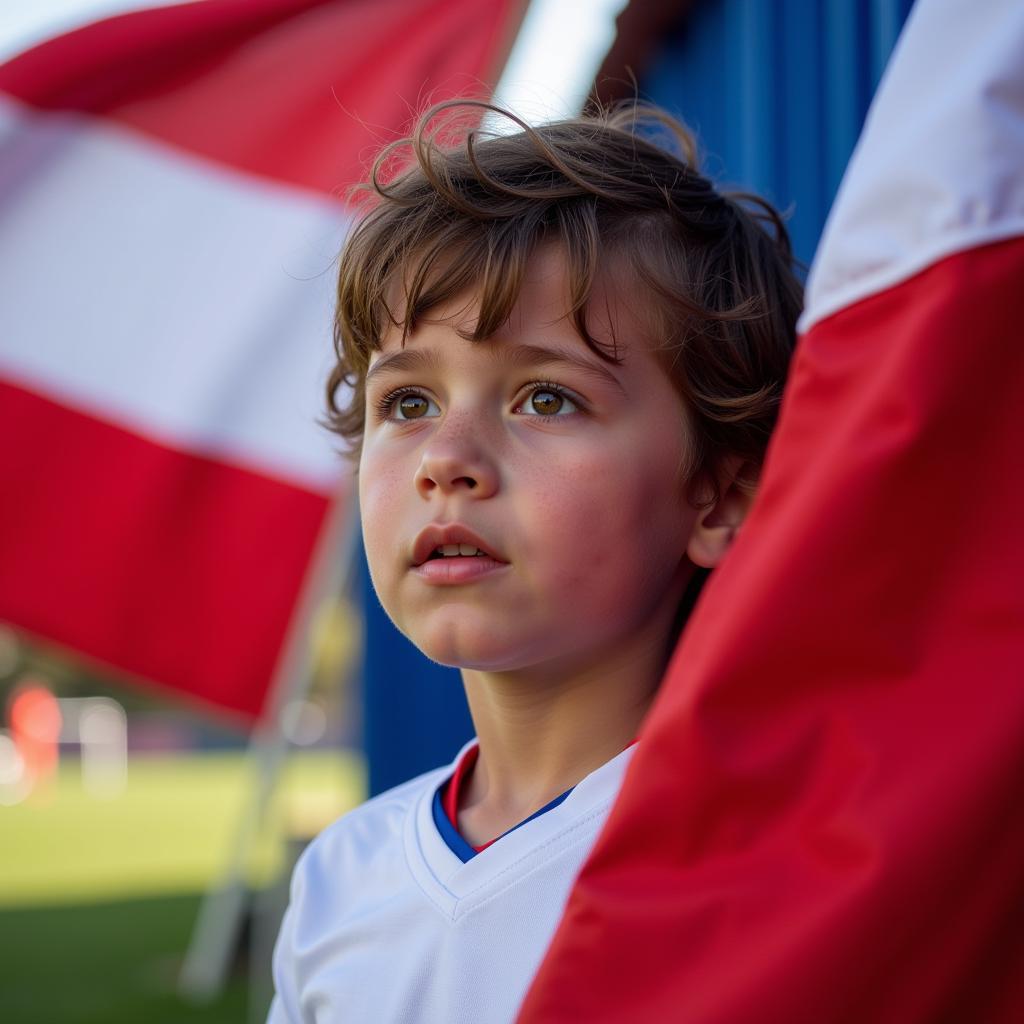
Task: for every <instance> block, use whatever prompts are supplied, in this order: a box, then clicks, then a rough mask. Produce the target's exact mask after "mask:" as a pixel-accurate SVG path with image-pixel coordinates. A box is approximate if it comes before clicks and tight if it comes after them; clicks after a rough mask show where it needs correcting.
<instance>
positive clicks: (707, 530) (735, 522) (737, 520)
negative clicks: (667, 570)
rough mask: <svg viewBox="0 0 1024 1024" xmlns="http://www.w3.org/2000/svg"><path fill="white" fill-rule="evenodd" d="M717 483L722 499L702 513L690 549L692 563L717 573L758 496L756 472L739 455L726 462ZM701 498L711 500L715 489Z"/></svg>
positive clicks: (697, 521) (750, 464)
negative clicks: (755, 497) (719, 564)
mask: <svg viewBox="0 0 1024 1024" xmlns="http://www.w3.org/2000/svg"><path fill="white" fill-rule="evenodd" d="M717 479H718V487H719V494H720V495H721V496H720V497H719V499H718V501H717V502H715V504H714V505H712V506H711V507H710V508H708V509H705V510H704V511H702V512H700V513H698V515H697V519H696V520H695V521H694V524H693V529H692V530H691V531H690V541H689V543H688V544H687V546H686V554H687V555H688V556H689V559H690V561H691V562H693V563H694V564H695V565H699V566H703V567H704V568H705V569H713V568H714V567H715V566H716V565H718V563H719V562H720V561H721V560H722V558H723V556H724V555H725V553H726V551H728V550H729V547H730V546H731V545H732V542H733V539H734V538H735V536H736V533H737V532H738V531H739V528H740V527H741V526H742V525H743V520H744V519H746V518H747V512H748V511H749V510H750V506H751V504H752V503H753V501H754V496H755V495H756V494H757V483H756V480H757V472H756V469H755V467H754V466H753V464H752V463H750V462H749V461H746V460H744V459H743V458H742V457H741V456H739V455H730V456H727V457H726V458H725V459H723V460H722V462H721V465H720V466H719V470H718V474H717ZM701 497H702V498H704V499H710V497H711V489H710V488H709V487H706V488H705V490H704V493H703V494H702V495H701Z"/></svg>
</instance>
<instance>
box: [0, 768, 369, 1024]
mask: <svg viewBox="0 0 1024 1024" xmlns="http://www.w3.org/2000/svg"><path fill="white" fill-rule="evenodd" d="M249 782H250V775H249V772H248V770H247V767H246V762H245V760H244V758H243V757H242V756H241V755H238V754H208V755H189V756H183V757H145V758H135V759H133V760H131V761H130V763H129V768H128V783H127V787H126V789H125V791H124V792H123V794H122V795H120V796H118V797H117V798H115V799H106V800H97V799H95V798H92V797H90V796H89V795H88V794H87V793H86V792H85V791H84V790H83V788H82V785H81V782H80V779H79V774H78V766H77V764H76V763H75V762H68V763H66V764H65V765H62V768H61V771H60V774H59V776H58V778H57V780H56V784H55V786H54V787H53V789H52V791H51V793H50V794H49V795H48V796H46V795H44V796H41V797H40V798H38V799H30V800H27V801H25V802H24V803H22V804H19V805H16V806H14V807H0V836H2V842H0V1021H3V1022H4V1024H127V1022H129V1021H132V1022H142V1021H145V1022H147V1024H162V1022H165V1021H166V1022H168V1024H170V1022H176V1021H197V1022H210V1024H213V1022H223V1024H228V1022H232V1024H242V1022H244V1021H245V1020H246V982H245V979H244V977H236V978H235V979H233V981H232V984H231V985H230V986H229V988H228V991H227V992H226V993H225V994H224V996H223V997H222V998H221V999H219V1000H217V1001H216V1002H215V1003H213V1004H211V1005H209V1006H205V1007H202V1008H193V1007H188V1006H186V1005H185V1004H183V1003H182V1002H180V1000H179V999H178V997H177V996H176V995H175V992H174V989H175V984H176V980H177V973H178V969H179V966H180V962H181V957H182V956H183V954H184V952H185V949H186V947H187V944H188V941H189V938H190V935H191V931H192V926H193V924H194V921H195V914H196V910H197V907H198V901H199V896H200V894H201V893H202V892H203V891H204V890H205V889H206V888H207V886H208V885H209V884H210V883H211V882H212V881H213V880H215V879H217V878H219V877H220V876H221V874H222V873H223V870H224V867H225V862H226V858H227V856H228V854H229V851H230V849H231V843H232V839H233V836H234V834H235V829H236V828H237V826H238V823H239V821H240V817H241V814H242V810H243V807H244V804H245V797H246V792H247V786H248V785H249ZM363 792H364V773H363V768H362V765H361V763H360V761H359V759H358V758H355V757H350V756H345V755H343V754H341V753H335V752H327V753H304V754H300V755H296V756H295V757H293V758H292V760H291V762H290V763H289V765H288V768H287V770H286V772H285V775H284V778H283V781H282V785H281V787H280V789H279V793H278V795H277V798H276V799H275V801H274V803H273V805H272V807H271V810H270V813H269V815H268V828H267V830H266V833H267V834H266V836H265V837H264V839H263V841H262V842H261V843H260V844H259V846H258V849H257V850H256V851H255V855H254V857H253V860H252V865H251V870H250V873H249V877H250V882H251V883H252V884H253V885H255V886H264V885H267V884H270V883H272V882H273V881H275V880H276V879H277V878H279V876H280V874H281V871H282V869H283V866H284V854H283V844H282V842H281V838H282V836H284V835H285V834H295V833H298V834H310V833H312V832H315V831H318V830H319V828H321V827H323V825H324V824H326V823H327V822H328V821H330V820H331V819H333V818H334V817H336V816H337V815H338V814H340V813H342V812H343V811H344V810H346V809H348V808H349V807H352V806H354V805H355V804H356V803H358V802H359V801H360V800H361V799H362V796H363Z"/></svg>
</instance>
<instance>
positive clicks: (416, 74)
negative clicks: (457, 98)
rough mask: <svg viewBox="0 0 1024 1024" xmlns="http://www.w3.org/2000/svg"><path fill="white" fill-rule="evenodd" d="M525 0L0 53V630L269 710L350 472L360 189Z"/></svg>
mask: <svg viewBox="0 0 1024 1024" xmlns="http://www.w3.org/2000/svg"><path fill="white" fill-rule="evenodd" d="M523 6H524V4H523V2H522V0H489V2H487V3H479V2H478V0H200V2H193V3H186V4H180V5H177V6H174V7H165V8H160V9H156V10H145V11H141V12H136V13H133V14H127V15H123V16H120V17H115V18H111V19H108V20H106V21H103V22H99V23H97V24H94V25H89V26H87V27H85V28H82V29H80V30H78V31H75V32H71V33H69V34H67V35H65V36H61V37H59V38H56V39H53V40H50V41H49V42H46V43H44V44H43V45H41V46H38V47H36V48H35V49H32V50H30V51H28V52H27V53H24V54H22V55H21V56H19V57H17V58H15V59H14V60H12V61H10V62H9V63H7V64H5V65H3V66H0V267H2V272H0V437H3V439H4V440H3V444H2V445H0V480H2V482H3V499H2V501H0V619H5V620H7V621H9V622H11V623H13V624H15V625H16V626H18V627H21V628H23V629H25V630H27V631H29V632H30V633H33V634H35V635H37V636H39V637H41V638H45V639H46V640H49V641H52V642H56V643H57V644H60V645H63V646H65V647H68V648H71V649H74V650H75V651H77V652H80V653H81V654H83V655H85V656H87V657H88V658H91V659H94V660H96V661H97V662H99V663H101V664H103V665H106V666H109V667H112V668H115V669H117V670H119V671H120V672H122V673H124V674H126V675H127V676H128V677H137V678H143V679H147V680H152V681H155V682H157V683H160V684H163V685H164V686H166V687H170V688H173V689H175V690H178V691H181V692H184V693H187V694H191V695H193V696H195V697H199V698H201V699H203V700H205V701H206V702H208V703H209V704H212V705H215V706H217V707H219V708H222V709H226V710H229V711H232V712H235V713H237V714H239V715H240V716H242V717H243V718H247V719H252V718H253V717H254V716H257V715H258V714H259V713H260V711H261V710H262V709H263V707H264V703H265V698H266V695H267V687H268V682H269V680H270V679H271V677H272V675H273V671H274V666H275V662H276V661H277V659H278V657H279V654H280V651H281V648H282V643H283V639H284V637H285V634H286V631H287V628H288V623H289V620H290V617H291V615H292V612H293V608H294V606H295V603H296V600H297V596H298V594H299V593H300V590H301V587H302V583H303V578H304V576H305V574H306V573H307V570H308V567H309V564H310V558H311V553H312V551H313V548H314V544H315V542H316V539H317V535H318V532H319V531H320V530H321V528H322V525H323V524H324V522H325V514H326V512H327V509H328V506H329V503H330V502H331V501H332V500H333V499H335V498H336V496H337V494H338V492H339V489H340V487H341V485H342V483H343V481H342V463H341V460H340V459H339V457H338V456H337V455H336V454H335V452H334V451H333V450H332V446H331V443H330V440H329V438H328V436H327V434H326V432H325V431H323V430H322V429H321V428H320V427H319V426H318V425H317V418H318V416H319V414H320V412H321V407H322V391H323V382H324V380H325V376H326V372H327V370H328V368H329V366H330V362H331V345H330V328H331V319H332V291H333V288H332V276H333V274H332V263H333V260H334V258H335V256H336V254H337V251H338V249H339V247H340V244H341V240H342V238H343V235H344V232H345V229H346V225H347V223H348V221H349V213H348V211H347V210H346V207H345V205H344V201H343V200H344V193H345V190H346V188H347V187H348V186H349V185H350V184H352V183H353V182H355V181H357V180H359V179H360V178H362V177H363V175H364V174H365V170H366V168H367V166H368V163H369V161H370V159H371V158H372V156H373V155H374V152H375V150H376V149H377V148H379V147H380V145H381V144H382V143H383V142H387V141H390V140H391V139H392V138H394V137H395V135H396V133H398V132H401V131H402V130H403V129H404V128H406V127H407V126H408V123H409V121H410V118H411V116H412V115H413V114H414V113H415V111H416V109H417V108H418V107H420V106H422V105H423V104H424V103H425V102H426V101H427V100H428V99H430V100H433V99H441V98H444V97H446V96H450V95H456V94H464V93H467V92H471V93H472V92H475V93H477V94H479V93H480V92H481V91H486V86H485V85H484V83H487V82H490V83H492V84H493V82H494V80H495V78H496V76H497V73H498V71H499V70H500V67H501V64H502V63H503V61H504V58H505V56H506V55H507V50H508V47H509V45H510V44H511V41H512V36H513V35H514V32H515V30H516V28H517V27H518V22H519V19H520V17H521V14H522V8H523Z"/></svg>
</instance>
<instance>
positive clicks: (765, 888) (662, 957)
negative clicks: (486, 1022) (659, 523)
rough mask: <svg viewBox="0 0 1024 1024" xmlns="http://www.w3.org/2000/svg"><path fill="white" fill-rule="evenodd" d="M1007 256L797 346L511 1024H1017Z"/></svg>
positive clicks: (1015, 645)
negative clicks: (754, 468) (746, 494)
mask: <svg viewBox="0 0 1024 1024" xmlns="http://www.w3.org/2000/svg"><path fill="white" fill-rule="evenodd" d="M1022 273H1024V240H1021V239H1017V240H1014V241H1011V242H1005V243H1002V244H997V245H990V246H986V247H983V248H978V249H975V250H972V251H969V252H966V253H962V254H959V255H956V256H953V257H950V258H948V259H946V260H944V261H943V262H941V263H939V264H937V265H935V266H933V267H932V268H930V269H929V270H927V271H925V272H923V273H921V274H920V275H918V276H917V277H915V278H913V279H911V280H909V281H907V282H906V283H904V284H902V285H900V286H898V287H896V288H893V289H892V290H889V291H886V292H883V293H881V294H878V295H875V296H872V297H871V298H868V299H866V300H864V301H863V302H861V303H859V304H857V305H855V306H852V307H850V308H848V309H846V310H844V311H842V312H841V313H838V314H836V315H835V316H833V317H832V318H831V319H828V320H825V321H823V322H822V323H820V324H818V325H817V326H816V327H815V328H814V329H813V330H812V331H811V332H810V333H809V334H808V335H807V336H806V337H805V338H804V339H803V340H802V342H801V345H800V350H799V352H798V355H797V360H796V363H795V367H794V379H793V381H792V385H791V388H790V390H789V392H788V393H787V396H786V400H785V403H784V408H783V411H782V416H781V420H780V425H779V429H778V433H777V435H776V437H775V439H774V441H773V444H772V450H771V453H770V455H769V459H768V464H767V466H766V469H765V476H764V490H763V492H762V493H761V495H760V496H759V498H758V500H757V502H756V503H755V505H754V508H753V511H752V513H751V517H750V519H749V520H748V521H747V523H746V524H745V525H744V528H743V531H742V532H741V534H740V536H739V538H738V540H737V544H736V547H735V549H734V550H733V551H732V552H731V553H730V555H729V557H728V559H727V560H726V561H725V563H724V564H723V566H722V567H721V568H720V569H719V570H717V571H716V573H715V574H714V575H713V576H712V578H711V580H710V581H709V584H708V588H707V590H706V592H705V594H704V595H703V596H702V599H701V602H700V603H699V605H698V607H697V610H696V612H695V615H694V619H693V621H692V622H691V623H690V624H689V625H688V627H687V631H686V633H685V635H684V639H683V642H682V645H681V647H680V649H679V650H678V651H677V652H676V655H675V658H674V660H673V662H672V665H671V666H670V669H669V672H668V675H667V677H666V680H665V682H664V684H663V687H662V691H661V694H660V696H659V698H658V701H657V703H656V705H655V708H654V710H653V712H652V714H651V716H650V718H649V720H648V721H647V723H646V724H645V726H644V730H643V733H642V737H641V742H640V745H639V749H638V750H637V754H636V757H635V758H634V760H633V762H632V764H631V765H630V768H629V770H628V773H627V776H626V780H625V783H624V785H623V789H622V792H621V795H620V798H619V800H618V802H617V803H616V805H615V808H614V810H613V813H612V815H611V817H610V819H609V822H608V824H607V826H606V829H605V831H604V833H603V834H602V836H601V838H600V840H599V842H598V844H597V846H596V848H595V851H594V853H593V856H592V857H591V859H590V861H589V862H588V863H587V864H586V865H585V867H584V869H583V872H582V873H581V875H580V878H579V880H578V882H577V885H576V888H575V889H574V891H573V893H572V896H571V898H570V900H569V903H568V907H567V910H566V914H565V917H564V918H563V921H562V924H561V926H560V928H559V930H558V932H557V933H556V936H555V939H554V942H553V944H552V946H551V949H550V951H549V953H548V957H547V959H546V960H545V961H544V963H543V964H542V966H541V969H540V972H539V974H538V975H537V978H536V980H535V982H534V987H533V989H532V990H531V993H530V995H529V996H528V998H527V1000H526V1003H525V1004H524V1008H523V1011H522V1014H521V1016H520V1018H519V1020H520V1021H521V1022H523V1024H539V1022H546V1021H551V1022H552V1024H554V1022H559V1024H561V1022H563V1021H568V1020H585V1021H608V1022H613V1021H614V1022H619V1021H624V1020H631V1021H632V1020H635V1021H663V1020H685V1021H687V1024H724V1022H733V1021H765V1022H782V1021H785V1022H790V1021H872V1022H876V1024H907V1022H911V1021H912V1022H923V1021H939V1020H942V1021H985V1022H986V1024H995V1022H1004V1021H1005V1022H1007V1024H1009V1022H1010V1021H1018V1020H1020V1019H1021V1008H1022V1007H1024V945H1022V943H1021V942H1020V938H1019V932H1020V911H1021V908H1022V907H1024V870H1022V865H1024V828H1022V827H1021V824H1020V784H1021V780H1022V779H1024V683H1022V668H1021V666H1022V665H1024V631H1022V629H1021V624H1022V623H1024V530H1022V529H1021V509H1022V508H1024V456H1022V451H1024V449H1022V444H1021V442H1022V438H1024V433H1022V427H1021V423H1022V419H1021V401H1022V399H1021V396H1022V395H1024V345H1021V344H1020V331H1019V330H1018V329H1017V328H1016V327H1015V324H1016V322H1017V320H1018V315H1017V308H1018V306H1019V303H1020V287H1021V279H1022Z"/></svg>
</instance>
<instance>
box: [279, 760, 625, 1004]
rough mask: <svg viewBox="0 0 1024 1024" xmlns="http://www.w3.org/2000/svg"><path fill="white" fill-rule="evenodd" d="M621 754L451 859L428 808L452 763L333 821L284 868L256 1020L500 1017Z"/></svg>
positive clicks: (518, 995)
mask: <svg viewBox="0 0 1024 1024" xmlns="http://www.w3.org/2000/svg"><path fill="white" fill-rule="evenodd" d="M474 742H475V741H474ZM468 746H470V744H467V748H468ZM463 749H464V750H465V749H466V748H463ZM633 749H634V748H633V747H629V748H627V749H626V750H624V751H623V752H622V753H621V754H619V755H618V756H617V757H615V758H613V759H612V760H611V761H609V762H608V763H607V764H605V765H603V766H602V767H600V768H598V769H597V770H596V771H594V772H591V774H590V775H588V776H587V777H586V778H585V779H583V780H582V781H581V782H580V783H579V784H578V785H577V786H576V787H575V788H574V789H573V790H572V791H571V792H570V793H569V795H568V796H567V797H566V798H565V799H564V800H563V801H562V802H561V803H560V804H558V805H557V806H555V807H552V808H551V809H550V810H548V811H546V812H545V813H543V814H541V815H540V816H539V817H537V818H534V819H532V820H529V821H527V822H526V823H525V824H523V825H520V826H519V827H518V828H516V829H514V830H513V831H511V832H508V833H506V834H505V835H503V836H502V837H501V838H500V839H499V840H497V841H496V842H495V843H493V844H492V845H491V846H489V847H487V849H485V850H483V851H482V852H481V853H478V854H477V855H476V856H475V857H473V858H472V859H470V860H468V861H466V862H465V863H463V861H462V860H461V859H460V858H459V857H458V856H456V854H455V853H453V852H452V850H451V849H450V848H449V846H448V845H447V843H446V842H445V840H444V838H443V837H442V835H441V833H440V831H439V829H438V827H437V825H436V824H435V820H434V813H433V804H434V794H435V792H436V791H437V789H438V787H439V786H440V785H441V784H442V783H444V782H445V781H446V780H447V779H448V778H450V777H451V775H452V772H453V771H454V767H455V764H457V763H458V758H456V761H455V762H453V763H452V764H451V765H449V766H448V767H446V768H439V769H437V770H436V771H432V772H428V773H427V774H426V775H421V776H420V777H419V778H417V779H413V780H412V781H411V782H407V783H405V784H404V785H402V786H398V787H397V788H395V789H392V790H389V791H388V792H387V793H383V794H381V795H380V796H378V797H376V798H374V799H373V800H370V801H369V802H368V803H365V804H363V805H362V806H361V807H359V808H357V809H356V810H354V811H352V812H351V813H350V814H346V815H345V816H344V817H342V818H339V819H338V820H337V821H336V822H334V824H332V825H330V826H329V827H328V828H326V829H325V830H324V831H323V832H322V833H321V834H320V835H319V836H317V838H316V839H315V840H313V842H312V843H311V844H310V845H309V846H308V847H307V848H306V850H304V851H303V853H302V856H301V857H300V858H299V860H298V862H297V864H296V865H295V871H294V873H293V875H292V887H291V902H290V904H289V906H288V910H287V912H286V914H285V917H284V920H283V922H282V924H281V931H280V934H279V935H278V938H277V945H276V946H275V948H274V983H275V987H276V993H277V994H276V995H275V997H274V1002H273V1005H272V1006H271V1008H270V1017H269V1019H268V1024H286V1022H287V1024H299V1022H302V1024H313V1022H316V1024H361V1022H366V1024H389V1022H396V1024H397V1022H402V1024H418V1022H422V1024H499V1022H507V1021H512V1020H513V1019H514V1018H515V1015H516V1013H517V1011H518V1009H519V1006H520V1004H521V1002H522V1000H523V998H524V997H525V995H526V990H527V988H528V987H529V984H530V981H531V980H532V978H533V975H534V973H535V972H536V970H537V968H538V967H539V965H540V961H541V959H542V957H543V955H544V952H545V950H546V949H547V946H548V943H549V942H550V940H551V937H552V935H553V934H554V931H555V926H556V925H557V924H558V920H559V918H560V917H561V915H562V910H563V908H564V906H565V902H566V900H567V899H568V896H569V890H570V889H571V888H572V884H573V882H574V881H575V879H576V876H577V874H578V873H579V870H580V868H581V867H582V865H583V861H584V860H585V859H586V857H587V854H588V853H589V852H590V849H591V847H592V846H593V844H594V840H595V839H596V838H597V834H598V832H599V831H600V829H601V826H602V825H603V824H604V821H605V818H606V817H607V815H608V810H609V808H610V806H611V803H612V801H613V800H614V798H615V795H616V793H617V792H618V789H619V783H620V782H621V779H622V776H623V774H624V772H625V769H626V765H627V764H628V763H629V758H630V757H631V755H632V752H633ZM459 756H460V757H461V756H462V753H461V752H460V755H459Z"/></svg>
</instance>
